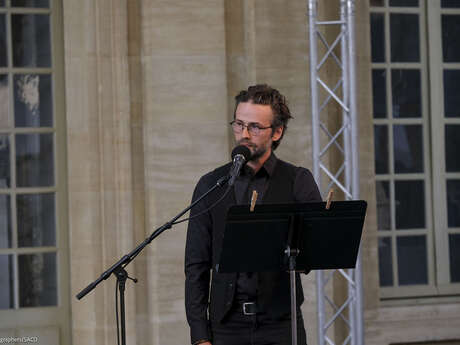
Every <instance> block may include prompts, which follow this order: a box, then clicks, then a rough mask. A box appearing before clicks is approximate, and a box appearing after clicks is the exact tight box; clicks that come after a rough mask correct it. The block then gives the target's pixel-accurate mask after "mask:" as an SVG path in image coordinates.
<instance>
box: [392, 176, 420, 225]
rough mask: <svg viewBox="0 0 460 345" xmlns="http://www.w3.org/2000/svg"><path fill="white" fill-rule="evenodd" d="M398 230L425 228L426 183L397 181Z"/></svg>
mask: <svg viewBox="0 0 460 345" xmlns="http://www.w3.org/2000/svg"><path fill="white" fill-rule="evenodd" d="M395 206H396V229H421V228H424V227H425V183H424V181H417V180H415V181H395Z"/></svg>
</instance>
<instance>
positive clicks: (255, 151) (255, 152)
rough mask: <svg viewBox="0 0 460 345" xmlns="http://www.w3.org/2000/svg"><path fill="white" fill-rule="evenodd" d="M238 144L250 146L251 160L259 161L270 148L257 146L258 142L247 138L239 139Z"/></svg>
mask: <svg viewBox="0 0 460 345" xmlns="http://www.w3.org/2000/svg"><path fill="white" fill-rule="evenodd" d="M237 145H244V146H246V147H248V148H249V150H250V151H251V158H249V161H257V160H258V159H259V158H260V157H262V156H263V155H264V154H265V153H266V152H267V150H268V149H267V148H266V147H260V146H257V145H256V144H253V143H251V142H250V141H248V140H247V139H241V140H238V142H237Z"/></svg>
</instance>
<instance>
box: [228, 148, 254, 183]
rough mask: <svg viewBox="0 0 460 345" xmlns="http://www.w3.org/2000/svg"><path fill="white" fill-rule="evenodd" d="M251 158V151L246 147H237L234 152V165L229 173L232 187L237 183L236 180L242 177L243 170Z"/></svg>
mask: <svg viewBox="0 0 460 345" xmlns="http://www.w3.org/2000/svg"><path fill="white" fill-rule="evenodd" d="M249 158H251V150H249V149H248V148H247V147H246V146H244V145H239V146H237V147H235V148H234V149H233V151H232V159H233V164H232V167H231V168H230V172H229V174H228V175H229V176H230V178H229V180H228V185H229V186H232V185H233V183H234V182H235V179H236V178H237V177H238V176H239V175H240V170H241V168H242V167H243V166H244V165H245V164H246V163H247V161H248V160H249Z"/></svg>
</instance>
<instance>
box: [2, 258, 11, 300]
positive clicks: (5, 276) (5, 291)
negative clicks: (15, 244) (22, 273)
mask: <svg viewBox="0 0 460 345" xmlns="http://www.w3.org/2000/svg"><path fill="white" fill-rule="evenodd" d="M13 272H14V271H13V255H0V309H12V308H14V283H13V282H14V276H13Z"/></svg>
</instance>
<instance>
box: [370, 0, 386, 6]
mask: <svg viewBox="0 0 460 345" xmlns="http://www.w3.org/2000/svg"><path fill="white" fill-rule="evenodd" d="M371 6H375V7H382V6H383V0H371Z"/></svg>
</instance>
